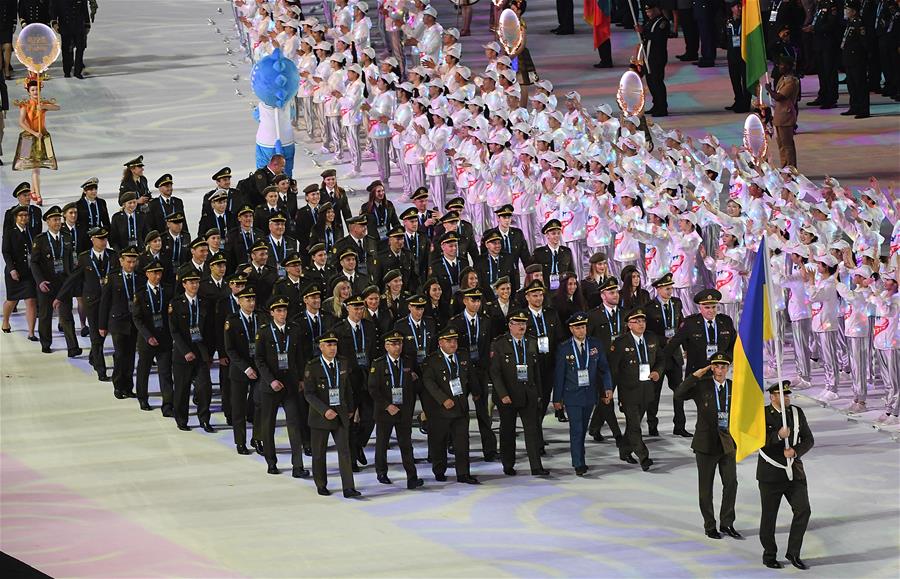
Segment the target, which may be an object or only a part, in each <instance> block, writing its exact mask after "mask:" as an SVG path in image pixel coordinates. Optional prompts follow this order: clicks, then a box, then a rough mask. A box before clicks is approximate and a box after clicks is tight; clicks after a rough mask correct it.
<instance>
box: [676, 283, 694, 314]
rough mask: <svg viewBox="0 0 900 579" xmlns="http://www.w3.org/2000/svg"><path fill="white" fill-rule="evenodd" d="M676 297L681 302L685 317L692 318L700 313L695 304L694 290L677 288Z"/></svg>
mask: <svg viewBox="0 0 900 579" xmlns="http://www.w3.org/2000/svg"><path fill="white" fill-rule="evenodd" d="M675 295H676V296H677V297H678V299H680V300H681V309H682V310H683V312H684V317H688V316H691V315H693V314H696V313H697V312H698V311H699V310H698V309H697V304H695V303H694V288H692V287H677V288H675Z"/></svg>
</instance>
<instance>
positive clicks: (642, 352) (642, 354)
mask: <svg viewBox="0 0 900 579" xmlns="http://www.w3.org/2000/svg"><path fill="white" fill-rule="evenodd" d="M638 362H640V363H641V364H646V363H647V355H646V346H644V339H643V338H641V339H640V340H638Z"/></svg>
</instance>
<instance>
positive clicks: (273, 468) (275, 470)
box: [266, 464, 281, 474]
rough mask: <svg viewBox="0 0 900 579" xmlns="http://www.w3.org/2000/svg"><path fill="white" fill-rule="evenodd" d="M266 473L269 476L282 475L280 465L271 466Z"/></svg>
mask: <svg viewBox="0 0 900 579" xmlns="http://www.w3.org/2000/svg"><path fill="white" fill-rule="evenodd" d="M266 472H267V473H269V474H281V471H280V470H278V465H275V464H270V465H269V468H267V469H266Z"/></svg>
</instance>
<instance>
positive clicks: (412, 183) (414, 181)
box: [406, 163, 444, 209]
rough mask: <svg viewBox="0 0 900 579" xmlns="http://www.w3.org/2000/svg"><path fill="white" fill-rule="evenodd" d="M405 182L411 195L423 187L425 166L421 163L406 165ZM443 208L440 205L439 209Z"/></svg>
mask: <svg viewBox="0 0 900 579" xmlns="http://www.w3.org/2000/svg"><path fill="white" fill-rule="evenodd" d="M406 182H407V184H408V185H409V192H410V194H412V193H413V191H415V190H416V189H418V188H419V187H424V186H425V165H423V164H422V163H416V164H414V165H410V164H407V165H406ZM443 208H444V206H443V205H441V209H443Z"/></svg>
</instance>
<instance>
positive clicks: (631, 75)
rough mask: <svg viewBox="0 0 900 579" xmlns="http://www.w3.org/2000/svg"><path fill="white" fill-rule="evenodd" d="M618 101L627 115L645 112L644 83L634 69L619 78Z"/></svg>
mask: <svg viewBox="0 0 900 579" xmlns="http://www.w3.org/2000/svg"><path fill="white" fill-rule="evenodd" d="M616 102H618V103H619V108H620V109H622V112H624V113H625V114H626V115H638V114H640V113H642V112H644V83H643V82H641V77H640V76H638V74H637V73H636V72H634V71H633V70H629V71H626V72H625V74H623V75H622V78H621V79H619V90H618V92H616Z"/></svg>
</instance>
